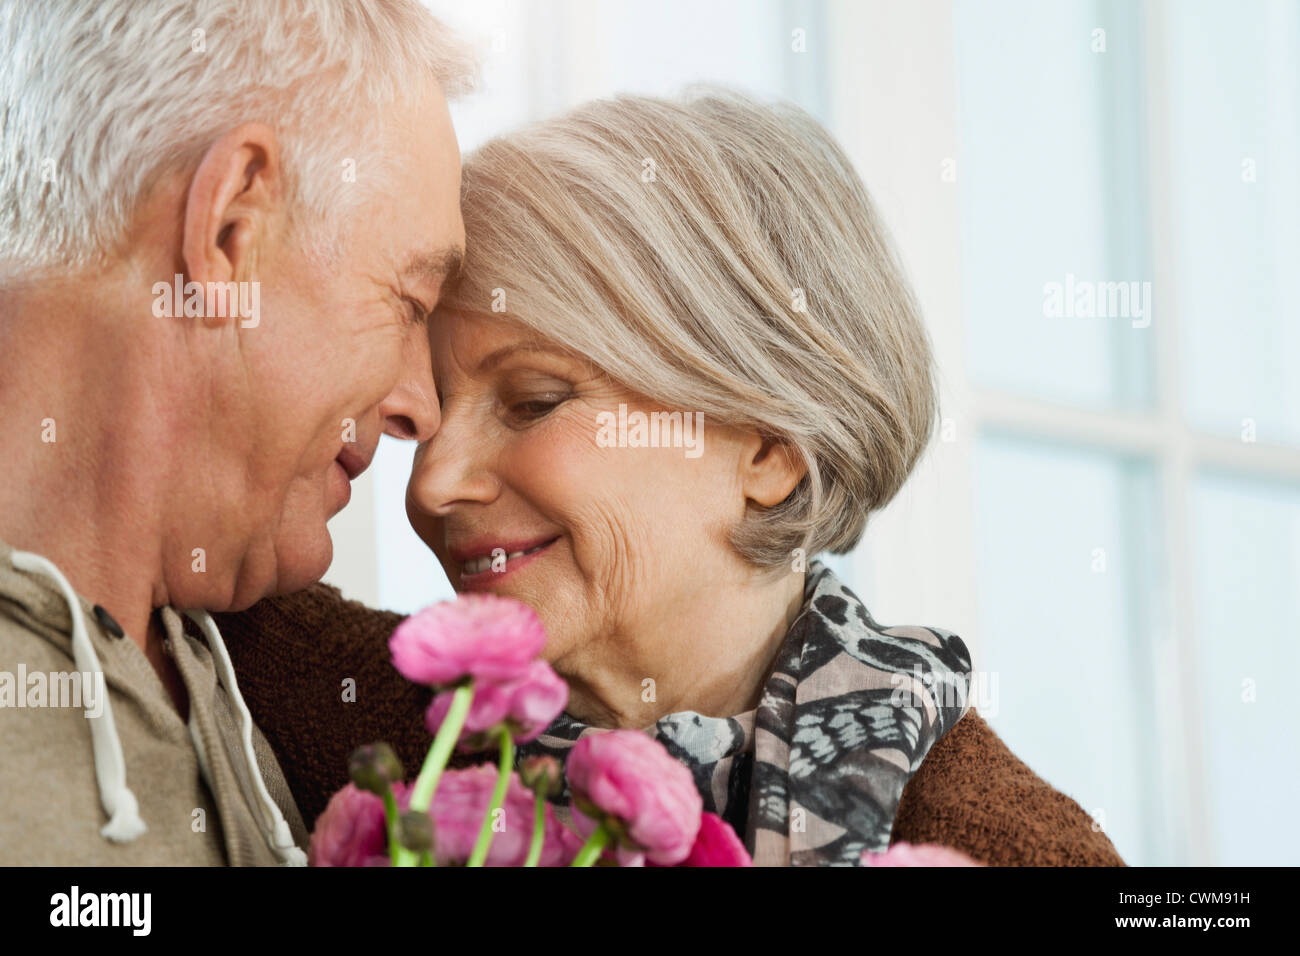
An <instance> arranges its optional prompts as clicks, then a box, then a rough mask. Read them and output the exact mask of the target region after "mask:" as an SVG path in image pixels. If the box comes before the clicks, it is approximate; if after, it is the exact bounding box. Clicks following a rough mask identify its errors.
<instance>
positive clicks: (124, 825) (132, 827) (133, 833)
mask: <svg viewBox="0 0 1300 956" xmlns="http://www.w3.org/2000/svg"><path fill="white" fill-rule="evenodd" d="M106 809H107V808H106ZM147 829H148V827H146V826H145V825H144V821H143V820H141V819H140V805H139V804H138V803H137V802H136V799H135V794H134V793H132V792H131V791H130V790H128V789H127V788H126V787H123V788H122V789H121V790H119V791H118V792H117V799H116V800H115V801H113V813H112V817H111V818H110V819H109V821H108V822H107V823H105V824H104V825H103V826H102V827H101V828H100V830H99V835H100V836H102V837H104V838H105V839H106V840H112V841H113V842H114V843H130V842H131V841H132V840H134V839H135V838H136V837H138V836H139V835H140V834H142V833H144V832H145V830H147Z"/></svg>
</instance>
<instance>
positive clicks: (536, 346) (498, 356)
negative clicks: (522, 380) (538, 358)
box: [475, 342, 570, 375]
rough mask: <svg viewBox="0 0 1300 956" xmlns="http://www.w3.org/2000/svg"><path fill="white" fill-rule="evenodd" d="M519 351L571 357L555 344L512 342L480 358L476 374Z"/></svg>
mask: <svg viewBox="0 0 1300 956" xmlns="http://www.w3.org/2000/svg"><path fill="white" fill-rule="evenodd" d="M519 352H540V353H545V354H548V355H554V356H557V357H559V358H570V356H569V354H568V353H567V352H564V351H562V350H561V349H559V348H556V347H555V346H553V345H547V344H546V343H545V342H512V343H511V344H510V345H503V346H501V348H498V349H493V350H492V351H491V352H489V353H488V354H487V355H485V356H483V358H482V359H480V360H479V363H478V368H477V369H475V374H479V375H481V374H482V373H484V372H487V371H491V370H492V369H493V368H494V367H496V366H497V365H500V364H501V362H502V361H503V360H504V359H506V358H507V357H508V356H510V355H514V354H516V353H519Z"/></svg>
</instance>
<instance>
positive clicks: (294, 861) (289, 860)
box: [284, 846, 307, 866]
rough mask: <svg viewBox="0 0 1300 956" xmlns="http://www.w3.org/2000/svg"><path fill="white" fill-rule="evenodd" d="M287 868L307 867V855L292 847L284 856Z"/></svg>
mask: <svg viewBox="0 0 1300 956" xmlns="http://www.w3.org/2000/svg"><path fill="white" fill-rule="evenodd" d="M284 865H285V866H306V865H307V854H306V853H303V852H302V850H300V849H298V848H297V847H296V846H295V847H290V848H289V849H288V850H287V851H286V852H285V854H284Z"/></svg>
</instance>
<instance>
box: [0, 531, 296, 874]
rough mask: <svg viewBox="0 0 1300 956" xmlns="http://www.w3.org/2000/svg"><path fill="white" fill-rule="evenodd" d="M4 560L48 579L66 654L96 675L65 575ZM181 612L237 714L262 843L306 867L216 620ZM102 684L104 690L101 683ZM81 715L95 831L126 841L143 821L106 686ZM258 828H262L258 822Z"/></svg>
mask: <svg viewBox="0 0 1300 956" xmlns="http://www.w3.org/2000/svg"><path fill="white" fill-rule="evenodd" d="M10 560H11V562H12V564H13V566H14V568H15V569H17V570H19V571H27V572H29V573H33V574H42V575H44V576H45V577H47V578H50V579H51V580H52V581H54V583H55V584H56V585H57V586H58V588H59V591H60V593H62V595H63V599H64V600H65V601H67V602H68V614H69V616H71V618H72V658H73V661H74V662H75V663H76V666H77V670H79V671H81V672H83V673H90V674H102V673H103V668H102V667H101V666H100V663H99V655H97V654H96V653H95V646H94V645H93V644H92V643H91V642H90V633H89V632H88V631H87V630H86V619H85V615H84V614H83V613H82V610H81V601H80V600H79V599H78V597H77V593H76V592H75V591H73V590H72V585H70V584H69V583H68V579H67V578H65V577H64V576H63V573H62V572H61V571H60V570H59V569H58V568H57V567H55V565H54V563H53V562H52V561H49V560H47V559H46V558H43V557H41V556H40V555H39V554H32V553H31V552H28V551H14V552H13V553H12V555H11V558H10ZM186 614H187V615H188V616H189V617H190V619H191V620H193V621H194V622H195V623H196V624H198V625H199V627H200V628H202V629H203V633H204V636H206V637H207V639H208V646H209V648H210V649H211V651H212V657H213V661H214V662H215V664H216V668H217V677H218V678H219V679H220V681H221V683H222V685H223V686H224V687H225V688H226V693H228V694H229V695H230V697H231V699H232V700H233V702H234V705H235V709H236V710H237V711H238V712H239V719H240V730H241V736H242V742H243V747H242V752H243V757H244V761H245V763H246V764H247V766H248V772H249V776H250V777H252V779H253V783H254V786H255V787H256V790H257V796H258V799H259V800H260V801H261V803H262V805H263V807H264V808H265V810H266V812H267V815H268V816H269V817H270V820H271V831H270V832H265V829H264V830H263V836H264V837H265V839H266V842H267V845H268V846H270V848H271V850H272V852H273V853H275V855H276V857H277V858H278V859H279V860H280V861H281V862H282V863H287V864H288V865H289V866H306V865H307V854H305V853H303V851H302V850H301V849H299V848H298V847H297V846H296V845H295V844H294V842H293V835H292V833H291V832H290V830H289V824H288V822H287V821H286V820H285V819H284V814H283V813H282V812H281V811H280V807H279V806H278V805H277V804H276V802H275V801H274V800H273V799H272V798H271V794H270V792H269V791H268V790H267V789H266V782H265V781H264V780H263V779H262V773H261V770H260V769H259V768H258V766H257V755H256V754H255V753H254V752H253V717H252V714H250V713H249V712H248V705H247V704H246V703H244V697H243V695H242V694H240V692H239V685H238V684H237V683H236V682H235V670H234V667H233V666H232V665H231V663H230V654H229V652H227V650H226V643H225V641H224V640H222V637H221V632H220V631H219V630H217V624H216V622H215V621H213V620H212V616H211V615H210V614H208V613H207V612H206V611H187V612H186ZM104 686H105V688H106V689H107V683H106V684H105V685H104ZM86 719H87V720H89V721H90V739H91V744H92V748H93V751H94V755H95V780H96V782H97V783H98V784H99V800H100V803H101V804H103V807H104V811H105V812H106V813H107V814H108V816H109V821H108V823H106V824H104V826H103V827H102V828H101V829H100V831H99V832H100V835H102V836H104V837H106V838H107V839H109V840H112V841H114V842H116V843H129V842H131V841H132V840H134V839H135V838H136V837H138V836H139V835H140V834H142V833H144V832H145V830H146V827H145V824H144V821H143V820H142V819H140V806H139V803H138V802H137V801H136V798H135V794H134V793H132V792H131V790H130V788H129V787H127V785H126V761H125V759H124V758H123V756H122V740H121V738H120V737H119V736H118V733H117V725H116V724H115V723H114V722H113V707H112V704H111V702H110V701H109V699H108V694H107V690H105V694H104V709H103V711H102V712H101V713H100V714H99V716H98V717H88V718H86ZM259 826H263V828H264V825H263V824H261V823H259Z"/></svg>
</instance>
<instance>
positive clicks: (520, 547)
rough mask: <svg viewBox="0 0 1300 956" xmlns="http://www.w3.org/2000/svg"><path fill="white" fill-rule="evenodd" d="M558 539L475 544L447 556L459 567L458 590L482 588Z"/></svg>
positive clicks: (488, 585) (492, 583)
mask: <svg viewBox="0 0 1300 956" xmlns="http://www.w3.org/2000/svg"><path fill="white" fill-rule="evenodd" d="M558 540H560V538H559V536H558V535H557V536H555V537H552V538H547V539H545V540H542V541H536V540H535V539H534V541H535V543H530V542H509V543H502V544H496V545H492V546H491V547H490V548H487V546H485V545H482V544H478V545H475V546H472V547H469V548H465V549H463V550H458V549H451V550H450V556H451V558H452V560H453V561H456V562H457V563H458V564H459V566H460V587H461V589H462V590H467V591H475V590H485V589H487V588H489V587H491V586H492V585H494V584H496V583H497V582H498V581H500V580H501V579H503V578H504V577H505V576H506V575H508V574H510V573H512V572H514V571H518V570H519V569H520V568H522V567H523V566H524V565H526V564H529V563H531V562H532V561H533V560H534V559H535V558H536V557H537V556H538V555H540V554H542V553H543V552H544V551H546V550H547V549H548V548H549V547H550V546H551V545H553V544H554V543H555V542H556V541H558ZM485 549H486V550H485Z"/></svg>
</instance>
